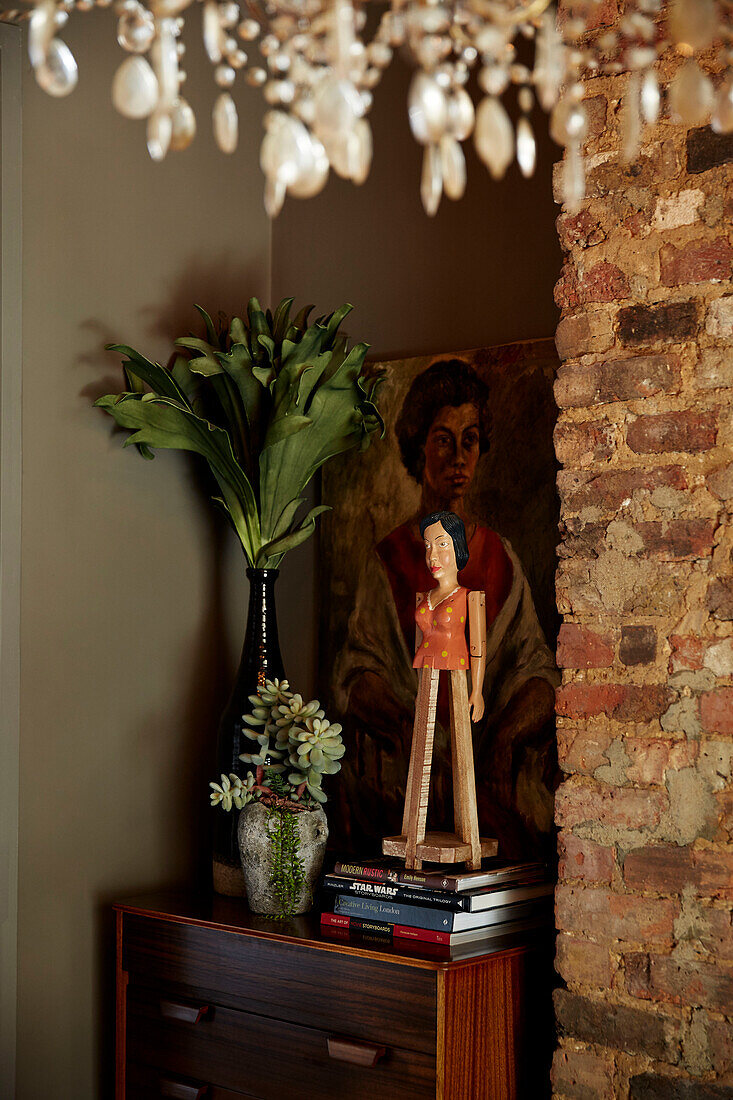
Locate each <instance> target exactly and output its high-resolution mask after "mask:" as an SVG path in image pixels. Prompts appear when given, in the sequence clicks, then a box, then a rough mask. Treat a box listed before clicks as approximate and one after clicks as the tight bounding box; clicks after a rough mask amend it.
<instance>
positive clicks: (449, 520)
mask: <svg viewBox="0 0 733 1100" xmlns="http://www.w3.org/2000/svg"><path fill="white" fill-rule="evenodd" d="M434 523H442V525H443V530H444V531H445V533H446V534H447V535H450V537H451V538H452V539H453V549H454V550H455V552H456V565H457V566H458V572H459V573H460V571H461V569H463V567H464V565H466V564H467V562H468V540H467V539H466V528H465V527H464V525H463V520H462V519H461V517H460V516H457V515H456V513H455V512H431V513H430V515H429V516H423V518H422V519H421V520H420V534H421V535H422V536H423V538H424V537H425V532H426V530H427V529H428V527H432V525H433V524H434Z"/></svg>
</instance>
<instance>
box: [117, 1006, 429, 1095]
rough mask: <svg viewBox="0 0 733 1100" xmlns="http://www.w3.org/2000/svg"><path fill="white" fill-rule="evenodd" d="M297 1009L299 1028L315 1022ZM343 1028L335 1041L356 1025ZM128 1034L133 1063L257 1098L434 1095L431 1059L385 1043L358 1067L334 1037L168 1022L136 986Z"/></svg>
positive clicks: (236, 1021) (292, 1028)
mask: <svg viewBox="0 0 733 1100" xmlns="http://www.w3.org/2000/svg"><path fill="white" fill-rule="evenodd" d="M314 999H315V997H314ZM299 1009H300V1017H301V1020H303V1021H304V1020H310V1017H311V1013H310V1011H309V1006H308V1005H307V1004H304V1003H301V1004H300V1005H299ZM339 1024H340V1026H339V1027H338V1029H337V1030H336V1031H335V1034H336V1035H342V1034H343V1031H344V1030H345V1029H350V1027H351V1020H350V1019H349V1018H348V1017H343V1018H342V1019H341V1020H340V1021H339ZM127 1029H128V1040H127V1041H128V1056H129V1058H130V1059H131V1060H132V1061H133V1062H136V1063H138V1064H142V1065H152V1066H155V1067H156V1068H158V1069H160V1070H165V1071H167V1072H168V1073H169V1074H172V1075H173V1076H178V1077H193V1078H196V1079H198V1080H200V1081H202V1082H206V1083H207V1084H212V1085H219V1086H221V1087H224V1088H229V1089H234V1090H238V1091H244V1092H246V1091H251V1092H254V1093H255V1094H256V1095H258V1096H264V1097H273V1098H274V1097H277V1096H282V1095H287V1096H290V1097H293V1098H298V1100H316V1098H318V1100H321V1098H322V1100H344V1098H345V1097H349V1100H372V1097H374V1096H375V1095H376V1096H379V1095H385V1094H386V1095H389V1096H402V1097H405V1100H424V1098H426V1097H431V1096H434V1094H435V1055H434V1053H432V1054H425V1053H421V1052H418V1051H410V1050H403V1049H400V1048H399V1047H397V1046H395V1045H394V1044H389V1043H387V1044H385V1046H384V1055H383V1056H382V1057H381V1058H380V1059H379V1060H378V1061H377V1063H376V1065H374V1066H365V1065H355V1064H353V1063H349V1062H345V1061H343V1060H340V1059H336V1058H333V1057H332V1056H331V1054H330V1053H329V1048H328V1039H329V1037H330V1035H331V1033H330V1032H325V1031H320V1030H318V1029H316V1028H313V1027H305V1026H303V1025H302V1024H294V1023H286V1022H283V1021H282V1020H281V1019H272V1018H270V1017H267V1016H259V1015H254V1014H252V1013H248V1012H240V1011H236V1010H233V1009H227V1008H222V1007H220V1006H215V1007H214V1008H213V1009H212V1011H211V1012H210V1013H209V1014H207V1015H206V1016H205V1017H204V1018H202V1019H201V1020H200V1022H199V1023H197V1024H192V1023H186V1022H185V1021H182V1020H170V1019H165V1018H163V1017H162V1016H161V1014H160V1011H159V1008H158V996H157V993H156V991H154V990H150V989H144V988H141V987H135V986H132V985H131V986H130V996H129V998H128V1025H127Z"/></svg>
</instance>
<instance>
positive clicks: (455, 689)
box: [450, 670, 481, 871]
mask: <svg viewBox="0 0 733 1100" xmlns="http://www.w3.org/2000/svg"><path fill="white" fill-rule="evenodd" d="M450 732H451V755H452V757H453V813H454V817H455V830H456V833H457V834H458V836H459V837H460V838H461V840H465V842H466V843H467V844H470V845H471V856H470V860H467V862H468V864H469V867H470V868H471V870H472V871H478V870H479V869H480V867H481V841H480V839H479V833H478V810H477V808H476V779H475V775H474V766H473V737H472V736H471V715H470V713H469V710H468V686H467V683H466V673H465V672H463V671H462V670H459V671H456V672H451V674H450Z"/></svg>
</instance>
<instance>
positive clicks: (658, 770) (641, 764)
mask: <svg viewBox="0 0 733 1100" xmlns="http://www.w3.org/2000/svg"><path fill="white" fill-rule="evenodd" d="M624 749H625V750H626V754H627V756H628V757H629V758H630V760H631V764H630V765H629V767H628V769H627V772H626V775H627V778H628V779H629V780H630V781H631V782H632V783H653V784H655V785H657V786H660V785H661V784H662V783H663V782H664V777H665V774H666V772H667V771H668V770H669V769H672V770H675V771H679V769H680V768H689V767H690V766H691V765H692V764H693V763H694V761H695V760H696V759H697V752H698V746H697V743H695V742H692V743H689V742H687V741H666V740H661V739H657V738H646V737H644V738H640V737H630V738H627V739H626V741H625V742H624Z"/></svg>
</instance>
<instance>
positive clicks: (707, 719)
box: [700, 687, 733, 733]
mask: <svg viewBox="0 0 733 1100" xmlns="http://www.w3.org/2000/svg"><path fill="white" fill-rule="evenodd" d="M700 721H701V722H702V728H703V729H704V730H706V731H707V732H708V733H733V687H721V688H718V689H717V690H716V691H706V692H705V694H704V695H701V696H700Z"/></svg>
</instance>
